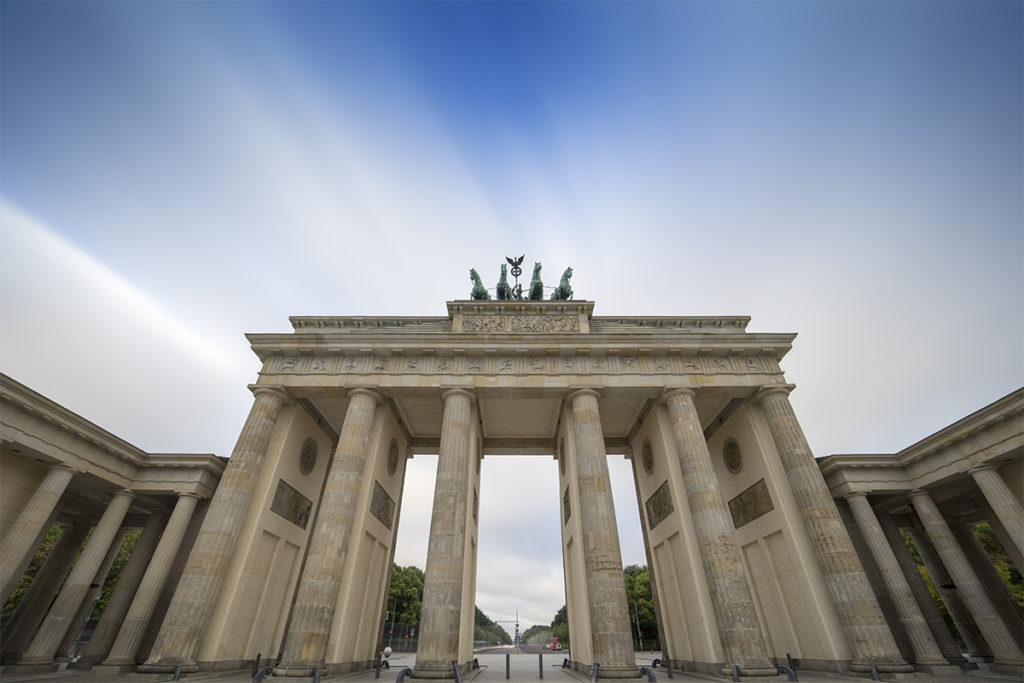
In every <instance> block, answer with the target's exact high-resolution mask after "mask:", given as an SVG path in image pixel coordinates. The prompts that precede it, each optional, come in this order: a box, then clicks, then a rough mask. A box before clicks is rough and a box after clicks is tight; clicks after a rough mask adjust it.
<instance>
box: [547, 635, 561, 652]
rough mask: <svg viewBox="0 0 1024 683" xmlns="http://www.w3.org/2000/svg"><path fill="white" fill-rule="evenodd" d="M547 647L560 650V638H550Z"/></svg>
mask: <svg viewBox="0 0 1024 683" xmlns="http://www.w3.org/2000/svg"><path fill="white" fill-rule="evenodd" d="M548 647H549V648H550V649H552V650H561V649H562V641H561V639H559V638H552V639H551V645H549V646H548Z"/></svg>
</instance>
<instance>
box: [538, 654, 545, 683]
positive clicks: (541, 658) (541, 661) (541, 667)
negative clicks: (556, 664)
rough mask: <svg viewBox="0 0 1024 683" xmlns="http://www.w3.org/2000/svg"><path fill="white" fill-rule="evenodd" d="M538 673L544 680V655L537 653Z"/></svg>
mask: <svg viewBox="0 0 1024 683" xmlns="http://www.w3.org/2000/svg"><path fill="white" fill-rule="evenodd" d="M537 673H538V674H539V675H540V677H541V678H544V653H543V652H538V653H537Z"/></svg>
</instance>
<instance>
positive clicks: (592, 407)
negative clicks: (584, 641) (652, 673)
mask: <svg viewBox="0 0 1024 683" xmlns="http://www.w3.org/2000/svg"><path fill="white" fill-rule="evenodd" d="M597 398H598V394H597V392H596V391H594V390H593V389H580V390H579V391H575V392H573V393H572V394H570V395H569V403H570V405H571V408H572V417H573V441H574V449H573V450H574V456H575V458H576V478H577V485H578V488H579V508H580V531H581V536H582V541H583V569H584V573H585V575H586V582H587V606H588V608H589V609H590V629H591V637H592V642H593V647H594V659H595V661H597V662H599V663H600V664H601V667H600V669H599V676H600V677H601V678H630V677H633V676H637V675H638V673H639V669H638V668H637V665H636V655H635V653H634V652H633V636H632V633H631V631H630V625H629V606H628V604H627V603H626V584H625V582H624V581H623V580H622V550H621V549H620V547H619V530H618V526H617V524H616V522H615V503H614V501H613V500H612V488H611V477H610V476H609V474H608V456H607V454H606V452H605V448H604V432H603V431H602V429H601V416H600V413H599V412H598V405H597Z"/></svg>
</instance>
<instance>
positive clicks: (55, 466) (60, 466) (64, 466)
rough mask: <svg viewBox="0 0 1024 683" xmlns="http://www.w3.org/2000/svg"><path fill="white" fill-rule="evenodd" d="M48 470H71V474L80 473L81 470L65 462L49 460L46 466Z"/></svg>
mask: <svg viewBox="0 0 1024 683" xmlns="http://www.w3.org/2000/svg"><path fill="white" fill-rule="evenodd" d="M47 469H49V470H51V471H52V470H66V471H68V472H71V474H72V475H75V474H81V473H82V470H81V469H80V468H78V467H75V466H74V465H72V464H70V463H67V462H51V463H50V464H49V466H48V467H47Z"/></svg>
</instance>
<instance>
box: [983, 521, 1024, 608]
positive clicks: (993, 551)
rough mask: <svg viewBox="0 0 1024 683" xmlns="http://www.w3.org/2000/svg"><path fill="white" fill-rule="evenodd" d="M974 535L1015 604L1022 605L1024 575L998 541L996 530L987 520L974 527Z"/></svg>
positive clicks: (1023, 599) (1023, 603)
mask: <svg viewBox="0 0 1024 683" xmlns="http://www.w3.org/2000/svg"><path fill="white" fill-rule="evenodd" d="M974 536H975V537H976V538H977V539H978V540H979V541H980V542H981V547H982V548H984V549H985V553H986V554H987V555H988V556H989V559H990V560H992V564H994V565H995V567H996V571H997V572H999V576H1001V577H1002V578H1003V581H1004V582H1005V583H1006V587H1007V588H1009V589H1010V593H1011V594H1012V595H1013V597H1014V599H1015V600H1016V601H1017V604H1018V605H1020V606H1021V607H1024V577H1022V576H1021V573H1020V567H1017V566H1015V565H1014V564H1013V560H1011V559H1010V555H1009V553H1007V552H1006V549H1005V548H1003V544H1002V543H1000V542H999V538H998V537H997V536H996V532H995V531H993V530H992V526H991V525H990V524H989V523H988V522H982V523H981V524H978V525H977V526H975V527H974Z"/></svg>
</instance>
